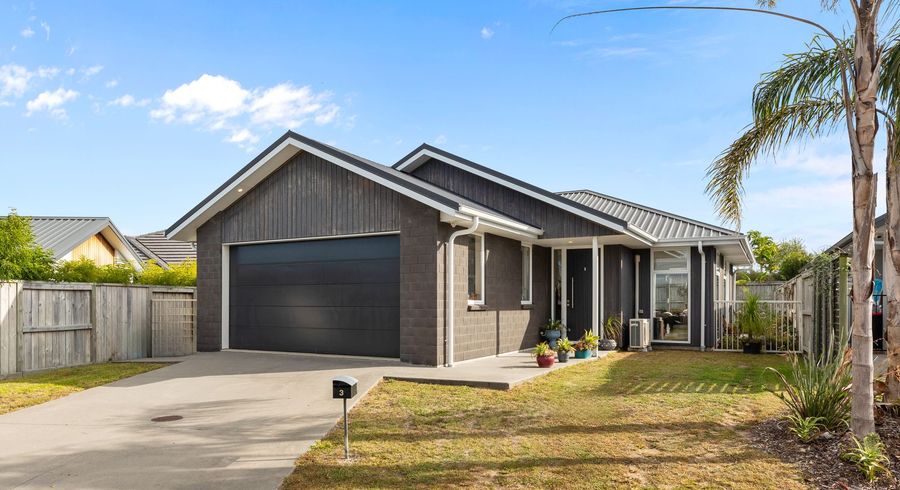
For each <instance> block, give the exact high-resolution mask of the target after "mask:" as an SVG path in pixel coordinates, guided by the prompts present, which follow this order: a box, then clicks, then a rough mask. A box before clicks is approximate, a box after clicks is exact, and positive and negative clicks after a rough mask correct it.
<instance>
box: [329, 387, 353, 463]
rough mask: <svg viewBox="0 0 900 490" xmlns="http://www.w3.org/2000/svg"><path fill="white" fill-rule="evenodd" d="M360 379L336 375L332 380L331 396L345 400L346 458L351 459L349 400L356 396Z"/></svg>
mask: <svg viewBox="0 0 900 490" xmlns="http://www.w3.org/2000/svg"><path fill="white" fill-rule="evenodd" d="M357 384H359V381H357V380H356V378H352V377H350V376H336V377H334V378H332V380H331V397H332V398H334V399H338V398H340V399H342V400H344V459H350V422H349V420H348V419H347V400H349V399H351V398H353V397H354V396H356V385H357Z"/></svg>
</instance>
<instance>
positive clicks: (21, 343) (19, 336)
mask: <svg viewBox="0 0 900 490" xmlns="http://www.w3.org/2000/svg"><path fill="white" fill-rule="evenodd" d="M22 291H23V287H22V281H16V372H17V373H21V372H23V369H24V367H25V332H24V331H23V330H22V329H23V328H24V325H25V318H24V317H25V315H24V314H23V309H22Z"/></svg>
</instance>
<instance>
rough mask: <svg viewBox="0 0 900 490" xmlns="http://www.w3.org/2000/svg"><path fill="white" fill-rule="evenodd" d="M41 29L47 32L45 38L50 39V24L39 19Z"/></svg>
mask: <svg viewBox="0 0 900 490" xmlns="http://www.w3.org/2000/svg"><path fill="white" fill-rule="evenodd" d="M41 29H43V30H44V32H45V33H46V34H47V40H48V41H49V40H50V24H48V23H46V22H43V21H41Z"/></svg>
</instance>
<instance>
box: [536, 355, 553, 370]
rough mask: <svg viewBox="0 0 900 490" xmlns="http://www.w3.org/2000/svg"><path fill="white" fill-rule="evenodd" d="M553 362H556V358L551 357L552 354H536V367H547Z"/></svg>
mask: <svg viewBox="0 0 900 490" xmlns="http://www.w3.org/2000/svg"><path fill="white" fill-rule="evenodd" d="M554 362H556V358H555V357H553V354H550V355H549V356H538V357H537V363H538V367H542V368H548V367H550V366H552V365H553V363H554Z"/></svg>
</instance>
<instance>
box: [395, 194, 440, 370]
mask: <svg viewBox="0 0 900 490" xmlns="http://www.w3.org/2000/svg"><path fill="white" fill-rule="evenodd" d="M438 223H439V214H438V212H437V211H436V210H434V209H432V208H429V207H427V206H425V205H423V204H421V203H419V202H417V201H414V200H412V199H409V198H407V197H403V198H402V199H401V203H400V360H402V361H404V362H409V363H412V364H427V365H432V366H434V365H438V364H440V363H441V362H443V350H444V347H443V342H444V341H443V335H442V333H441V332H438V328H439V325H438V320H439V316H440V315H441V314H442V313H441V311H440V310H439V307H438V298H439V297H440V296H438V294H437V293H438V291H437V287H438V283H439V282H440V281H439V279H438V274H439V272H438V253H439V251H440V250H442V245H441V243H440V240H439V239H438ZM441 268H442V269H443V267H441ZM441 294H442V291H441ZM441 325H443V322H441Z"/></svg>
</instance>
